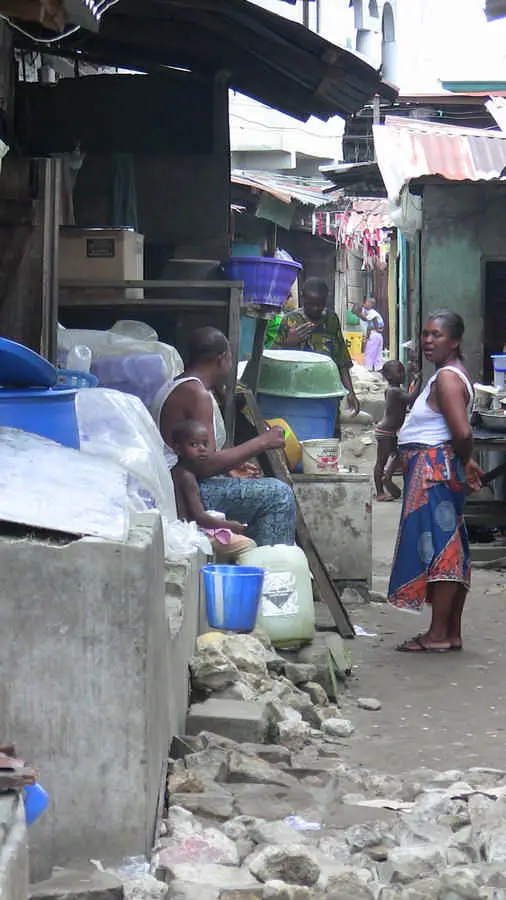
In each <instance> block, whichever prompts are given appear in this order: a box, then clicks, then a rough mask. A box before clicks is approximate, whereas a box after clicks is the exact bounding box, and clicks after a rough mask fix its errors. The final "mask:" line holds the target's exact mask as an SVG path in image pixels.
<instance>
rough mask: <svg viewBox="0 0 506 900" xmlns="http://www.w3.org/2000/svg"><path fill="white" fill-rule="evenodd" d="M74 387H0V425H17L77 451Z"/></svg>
mask: <svg viewBox="0 0 506 900" xmlns="http://www.w3.org/2000/svg"><path fill="white" fill-rule="evenodd" d="M75 396H76V391H75V390H65V389H63V390H51V389H49V390H44V388H40V389H39V388H29V389H28V390H18V391H6V390H3V389H0V425H3V426H4V427H7V428H19V429H20V430H21V431H28V432H31V433H32V434H40V435H41V436H42V437H46V438H50V439H51V440H52V441H57V443H59V444H63V445H64V446H65V447H73V448H74V449H75V450H79V430H78V427H77V416H76V408H75Z"/></svg>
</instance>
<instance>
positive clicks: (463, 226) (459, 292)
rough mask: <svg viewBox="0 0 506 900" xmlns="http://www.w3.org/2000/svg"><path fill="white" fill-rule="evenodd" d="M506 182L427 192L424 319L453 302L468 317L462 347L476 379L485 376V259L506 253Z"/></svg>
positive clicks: (432, 188)
mask: <svg viewBox="0 0 506 900" xmlns="http://www.w3.org/2000/svg"><path fill="white" fill-rule="evenodd" d="M505 202H506V186H505V185H497V184H483V183H482V184H441V185H428V186H426V187H425V189H424V197H423V233H422V297H423V299H422V322H423V320H424V318H425V317H426V316H427V313H428V312H430V311H431V310H433V309H435V308H437V307H441V306H449V307H450V308H451V309H454V310H455V311H456V312H459V313H460V315H461V316H463V318H464V321H465V323H466V334H465V342H464V350H465V356H466V364H467V366H468V368H469V370H470V372H471V375H472V377H473V379H480V378H481V377H482V357H483V313H484V287H483V283H484V273H483V269H484V260H485V259H486V258H492V259H493V258H504V259H506V230H505V229H504V205H505Z"/></svg>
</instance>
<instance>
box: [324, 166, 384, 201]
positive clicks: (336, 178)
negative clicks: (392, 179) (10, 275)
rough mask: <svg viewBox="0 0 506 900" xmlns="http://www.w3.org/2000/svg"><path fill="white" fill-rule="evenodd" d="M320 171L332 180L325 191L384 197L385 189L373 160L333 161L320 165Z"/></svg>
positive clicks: (354, 195)
mask: <svg viewBox="0 0 506 900" xmlns="http://www.w3.org/2000/svg"><path fill="white" fill-rule="evenodd" d="M320 172H321V173H322V175H325V177H326V178H328V179H329V181H331V182H332V187H328V188H325V193H328V192H330V191H335V190H336V188H337V189H338V190H343V191H344V193H345V194H346V195H347V196H352V197H386V189H385V185H384V182H383V179H382V177H381V172H380V170H379V167H378V164H377V163H375V162H359V163H333V164H332V165H330V166H320Z"/></svg>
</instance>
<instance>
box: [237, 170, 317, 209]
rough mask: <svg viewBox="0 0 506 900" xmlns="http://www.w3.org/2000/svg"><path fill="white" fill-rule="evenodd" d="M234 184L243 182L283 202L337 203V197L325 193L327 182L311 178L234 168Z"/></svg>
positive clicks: (306, 203)
mask: <svg viewBox="0 0 506 900" xmlns="http://www.w3.org/2000/svg"><path fill="white" fill-rule="evenodd" d="M230 180H231V181H232V183H233V184H241V185H244V187H249V188H251V189H252V190H255V191H260V192H261V193H265V194H270V196H271V197H276V199H277V200H280V201H281V202H282V203H292V202H293V201H294V200H295V201H296V202H297V203H302V204H303V205H304V206H314V207H315V208H317V207H319V206H326V205H327V204H329V203H335V198H332V197H329V195H328V194H325V193H324V189H325V183H324V182H321V183H315V182H314V180H311V179H309V178H295V177H290V176H288V175H275V174H273V173H272V172H250V171H245V170H243V169H233V170H232V174H231V178H230Z"/></svg>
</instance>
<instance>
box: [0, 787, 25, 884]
mask: <svg viewBox="0 0 506 900" xmlns="http://www.w3.org/2000/svg"><path fill="white" fill-rule="evenodd" d="M0 897H1V898H2V900H26V898H27V897H28V849H27V841H26V824H25V811H24V806H23V800H22V797H21V794H20V793H18V792H17V791H9V793H7V794H0Z"/></svg>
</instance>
